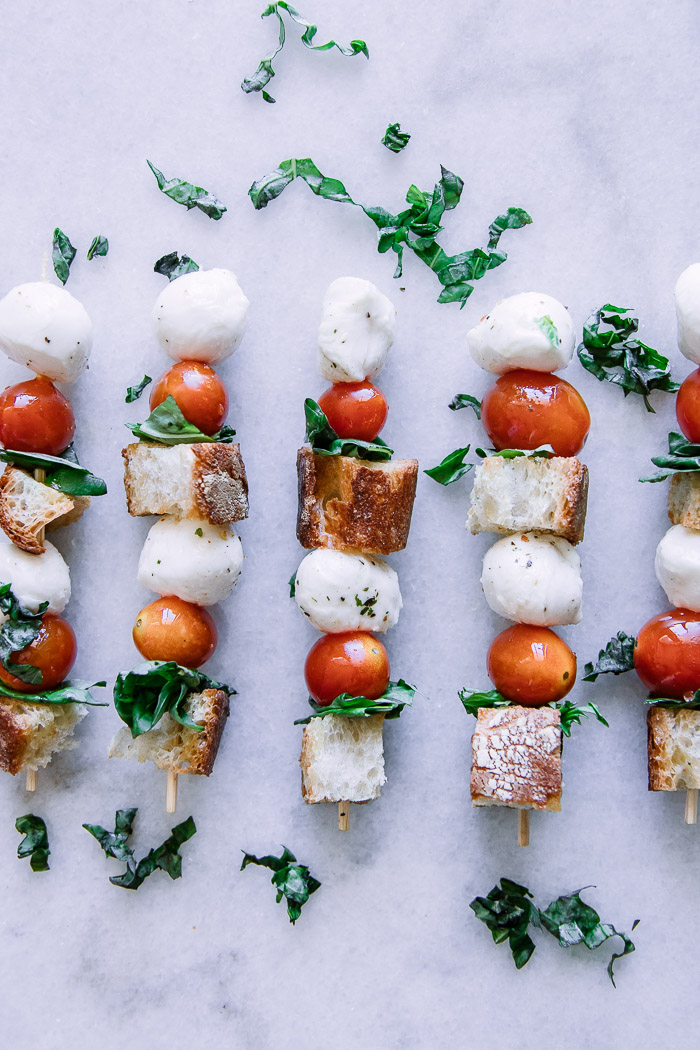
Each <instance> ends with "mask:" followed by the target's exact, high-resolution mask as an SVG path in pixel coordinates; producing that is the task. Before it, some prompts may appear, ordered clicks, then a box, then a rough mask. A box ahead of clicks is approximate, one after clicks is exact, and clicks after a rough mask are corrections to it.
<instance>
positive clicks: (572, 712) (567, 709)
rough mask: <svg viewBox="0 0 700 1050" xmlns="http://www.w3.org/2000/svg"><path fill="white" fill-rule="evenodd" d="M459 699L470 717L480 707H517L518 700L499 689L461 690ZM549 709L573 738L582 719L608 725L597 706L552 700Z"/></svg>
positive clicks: (562, 729) (566, 732)
mask: <svg viewBox="0 0 700 1050" xmlns="http://www.w3.org/2000/svg"><path fill="white" fill-rule="evenodd" d="M459 699H460V700H461V701H462V703H463V704H464V710H465V711H466V712H467V714H468V715H474V717H475V718H476V716H477V715H478V713H479V708H480V707H517V706H518V702H517V700H507V699H506V698H505V696H503V694H502V693H499V692H498V690H497V689H491V690H490V691H489V692H477V691H473V690H470V689H460V691H459ZM546 706H547V707H556V708H557V709H558V710H559V716H560V726H561V731H562V733H563V734H564V736H571V727H572V726H573V725H574V723H576V724H577V725H580V724H581V718H582V717H584V716H585V717H586V718H587V717H588V716H589V715H595V717H596V718H597V719H598V721H599V722H601V723H602V724H603V725H604V726H607V725H608V723H607V722H606V720H605V719H604V718H603V716H602V715H601V713H600V711H599V710H598V708H597V707H596V705H595V704H590V703H589V704H576V703H574V702H573V701H571V700H559V701H557V700H552V701H551V703H549V704H547V705H546Z"/></svg>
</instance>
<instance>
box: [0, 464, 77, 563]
mask: <svg viewBox="0 0 700 1050" xmlns="http://www.w3.org/2000/svg"><path fill="white" fill-rule="evenodd" d="M77 498H78V499H79V498H80V497H77ZM75 511H76V501H75V500H73V499H72V498H71V497H70V496H66V495H65V493H63V492H59V491H58V489H54V488H51V486H50V485H45V484H44V483H43V482H42V481H36V480H35V479H34V478H33V477H32V476H31V474H27V472H26V471H24V470H18V469H17V467H10V466H7V467H5V470H4V471H3V474H2V476H0V528H2V530H3V532H5V533H6V534H7V535H8V536H9V537H10V539H11V540H12V542H13V543H14V544H15V545H16V546H17V547H21V549H22V550H23V551H28V552H29V553H30V554H43V553H44V551H45V550H46V548H45V547H44V544H43V543H42V542H41V541H40V540H39V533H40V532H41V530H42V529H44V528H46V527H47V526H49V525H52V524H53V525H60V524H62V523H63V522H64V520H65V519H66V518H67V517H68V516H71V515H72V516H73V518H75V517H80V514H81V513H82V510H80V511H79V512H78V513H77V514H76V513H75Z"/></svg>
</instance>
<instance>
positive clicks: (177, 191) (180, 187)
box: [146, 160, 226, 219]
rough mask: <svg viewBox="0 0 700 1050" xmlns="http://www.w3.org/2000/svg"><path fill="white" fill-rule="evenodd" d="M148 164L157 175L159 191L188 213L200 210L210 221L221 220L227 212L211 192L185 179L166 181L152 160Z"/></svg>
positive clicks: (224, 206)
mask: <svg viewBox="0 0 700 1050" xmlns="http://www.w3.org/2000/svg"><path fill="white" fill-rule="evenodd" d="M146 163H147V164H148V166H149V168H150V169H151V171H152V172H153V174H154V175H155V178H156V182H157V183H158V189H159V190H160V191H161V193H164V194H165V196H166V197H170V199H171V200H173V201H175V203H176V204H182V205H183V207H185V208H187V210H188V211H190V209H191V208H199V210H200V211H203V212H204V214H205V215H208V216H209V218H210V219H220V218H221V216H222V215H223V214H224V212H225V211H226V205H225V204H222V203H221V201H220V200H219V199H218V197H215V196H214V194H213V193H210V192H209V190H205V189H203V188H202V187H201V186H195V185H193V183H191V182H185V180H184V179H177V178H175V179H166V177H165V175H164V174H163V172H162V171H158V168H156V167H155V166H154V165H153V164H151V162H150V160H147V161H146Z"/></svg>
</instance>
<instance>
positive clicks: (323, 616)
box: [294, 548, 403, 634]
mask: <svg viewBox="0 0 700 1050" xmlns="http://www.w3.org/2000/svg"><path fill="white" fill-rule="evenodd" d="M294 591H295V593H294V597H295V598H296V602H297V605H298V606H299V608H300V609H301V611H302V612H303V613H304V615H305V616H308V618H309V619H310V620H311V623H312V624H313V625H314V627H317V628H318V629H319V631H325V632H326V633H328V634H337V633H339V632H341V631H374V632H376V633H380V634H381V633H384V632H385V631H388V630H389V628H390V627H393V626H394V625H395V624H396V623H398V619H399V612H400V611H401V606H402V605H403V602H402V600H401V591H400V590H399V578H398V576H397V575H396V573H395V571H394V570H393V569H392V568H391V566H389V565H387V563H386V562H385V561H383V560H382V559H381V558H377V557H375V556H374V555H368V554H345V553H343V552H342V551H332V550H326V549H324V548H322V549H320V550H315V551H312V552H311V553H310V554H307V555H306V557H305V558H304V560H303V561H302V563H301V565H300V566H299V568H298V569H297V574H296V578H295V585H294Z"/></svg>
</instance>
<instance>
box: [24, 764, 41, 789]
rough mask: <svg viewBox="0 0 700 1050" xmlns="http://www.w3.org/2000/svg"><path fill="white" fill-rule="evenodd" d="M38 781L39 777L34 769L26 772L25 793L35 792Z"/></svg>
mask: <svg viewBox="0 0 700 1050" xmlns="http://www.w3.org/2000/svg"><path fill="white" fill-rule="evenodd" d="M38 781H39V776H38V774H37V771H36V769H28V770H27V791H36V789H37V785H38Z"/></svg>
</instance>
